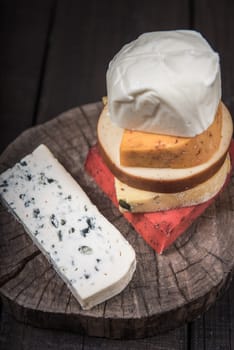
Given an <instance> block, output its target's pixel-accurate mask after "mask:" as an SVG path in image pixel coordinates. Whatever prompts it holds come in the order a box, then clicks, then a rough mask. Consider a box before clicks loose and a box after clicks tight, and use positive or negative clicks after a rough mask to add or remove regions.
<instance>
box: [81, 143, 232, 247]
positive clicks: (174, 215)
mask: <svg viewBox="0 0 234 350" xmlns="http://www.w3.org/2000/svg"><path fill="white" fill-rule="evenodd" d="M230 155H231V159H232V160H233V158H234V141H232V143H231V147H230ZM232 164H233V161H232ZM85 169H86V171H87V172H88V173H89V174H90V175H91V176H92V178H93V179H94V180H95V182H96V183H97V185H98V186H99V187H100V188H101V189H102V190H103V192H104V193H106V194H107V196H108V197H109V198H110V199H111V200H112V202H113V203H114V205H115V206H116V207H118V201H117V198H116V193H115V186H114V176H113V174H112V173H111V171H110V170H109V168H108V167H107V166H106V164H105V163H104V162H103V159H102V157H101V155H100V153H99V151H98V147H97V146H93V147H92V148H91V149H90V151H89V153H88V156H87V159H86V163H85ZM229 179H230V176H228V179H227V181H226V182H225V185H226V184H227V183H228V180H229ZM215 198H216V196H215V197H214V198H211V199H210V200H208V201H207V202H205V203H202V204H198V205H194V206H190V207H185V208H179V209H173V210H166V211H160V212H154V213H130V212H124V213H123V215H124V216H125V218H126V219H127V220H128V221H129V222H130V223H131V224H132V226H133V227H134V229H135V231H136V232H138V233H139V234H140V235H141V236H142V237H143V238H144V240H145V241H146V242H147V243H148V244H149V245H150V246H151V247H152V248H153V249H154V250H155V251H156V252H157V253H159V254H161V253H162V252H163V251H164V250H165V249H166V248H168V247H169V246H170V245H171V244H172V243H173V242H174V241H175V240H176V239H177V238H178V237H179V236H180V235H182V234H183V233H184V232H185V231H186V229H187V228H188V227H189V226H191V224H192V223H193V222H194V220H195V219H196V218H197V217H198V216H200V215H201V214H202V213H203V212H204V211H205V209H206V208H207V207H208V206H210V205H211V204H212V203H213V201H214V200H215Z"/></svg>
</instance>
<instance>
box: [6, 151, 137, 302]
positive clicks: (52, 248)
mask: <svg viewBox="0 0 234 350" xmlns="http://www.w3.org/2000/svg"><path fill="white" fill-rule="evenodd" d="M0 198H1V201H2V202H3V204H4V205H5V206H6V207H7V208H8V209H9V210H10V212H11V213H12V214H14V216H15V217H16V218H17V219H18V220H19V221H20V223H21V224H22V225H23V226H24V228H25V230H26V232H27V233H28V234H29V236H30V237H31V239H32V240H33V242H34V243H35V244H36V245H37V247H38V248H39V249H40V250H41V251H42V253H43V254H44V255H45V256H46V257H47V259H48V260H49V262H50V263H51V264H52V266H53V267H54V269H55V270H56V271H57V273H58V275H59V276H60V277H61V278H62V279H63V281H64V282H65V283H66V284H67V286H68V288H69V289H70V290H71V292H72V294H73V295H74V297H75V298H76V299H77V300H78V302H79V303H80V305H81V307H82V308H83V309H90V308H92V307H94V306H95V305H97V304H100V303H102V302H104V301H106V300H107V299H109V298H111V297H113V296H115V295H117V294H119V293H120V292H121V291H122V290H123V289H124V288H125V287H126V286H127V285H128V283H129V282H130V281H131V279H132V276H133V274H134V271H135V267H136V256H135V252H134V249H133V248H132V246H131V245H130V244H129V243H128V241H127V240H126V239H125V238H124V237H123V236H122V234H121V233H120V232H119V231H118V229H117V228H116V227H115V226H114V225H112V224H111V223H110V222H109V221H108V220H107V219H106V218H105V217H104V216H103V215H102V214H101V213H100V212H99V210H98V209H97V207H96V206H95V205H94V204H92V202H91V201H90V199H89V198H88V196H87V195H86V193H85V192H84V191H83V189H82V188H81V187H80V186H79V184H78V183H77V182H76V181H75V180H74V179H73V178H72V176H71V175H70V174H69V173H68V172H67V171H66V170H65V168H64V167H63V166H62V165H61V164H60V163H59V162H58V160H57V159H56V158H55V157H54V156H53V154H52V153H51V152H50V150H49V149H48V148H47V147H46V146H45V145H40V146H38V147H37V148H36V149H35V150H34V152H33V153H31V154H29V155H27V156H26V157H24V158H23V159H22V160H21V161H19V162H18V163H17V164H15V165H14V166H13V167H12V168H11V169H8V170H6V171H5V172H4V173H2V174H1V175H0Z"/></svg>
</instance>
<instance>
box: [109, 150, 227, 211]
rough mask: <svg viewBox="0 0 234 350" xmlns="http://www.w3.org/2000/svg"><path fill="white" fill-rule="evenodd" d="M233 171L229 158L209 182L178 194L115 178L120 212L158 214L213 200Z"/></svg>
mask: <svg viewBox="0 0 234 350" xmlns="http://www.w3.org/2000/svg"><path fill="white" fill-rule="evenodd" d="M230 169H231V163H230V157H229V156H227V158H226V160H225V162H224V164H223V165H222V167H221V168H220V169H219V170H218V171H217V173H216V174H215V175H213V176H212V177H211V178H210V179H208V180H207V181H205V182H203V183H201V184H200V185H197V186H195V187H193V188H192V189H189V190H187V191H182V192H178V193H159V192H158V193H157V192H151V191H144V190H139V189H137V188H134V187H130V186H128V185H126V184H124V183H123V182H121V181H119V180H118V179H117V178H115V190H116V196H117V200H118V203H119V209H120V211H122V212H123V211H130V212H132V213H144V212H156V211H162V210H168V209H175V208H182V207H188V206H189V207H190V206H192V205H196V204H200V203H204V202H206V201H208V200H209V199H211V198H213V197H214V196H215V195H216V194H217V193H219V191H220V189H221V188H222V187H223V185H224V183H225V181H226V178H227V175H228V174H229V172H230Z"/></svg>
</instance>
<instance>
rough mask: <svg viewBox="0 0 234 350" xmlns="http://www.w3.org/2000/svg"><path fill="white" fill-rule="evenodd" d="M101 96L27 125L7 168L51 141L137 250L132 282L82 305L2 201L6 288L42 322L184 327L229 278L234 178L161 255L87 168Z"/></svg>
mask: <svg viewBox="0 0 234 350" xmlns="http://www.w3.org/2000/svg"><path fill="white" fill-rule="evenodd" d="M101 108H102V105H101V103H96V104H89V105H86V106H83V107H80V108H75V109H72V110H70V111H68V112H65V113H63V114H62V115H60V116H59V117H57V118H55V119H54V120H52V121H49V122H47V123H45V124H43V125H40V126H37V127H35V128H32V129H30V130H27V131H26V132H24V133H23V134H22V135H21V136H19V137H18V138H17V139H16V140H15V142H13V143H12V144H11V145H10V146H9V147H8V148H7V149H6V151H5V152H4V153H3V154H2V156H1V158H0V172H2V171H3V170H5V169H6V168H8V167H10V166H12V165H13V164H14V163H15V162H16V161H18V160H19V159H20V158H22V157H23V156H25V155H26V154H28V153H30V152H32V151H33V149H34V148H35V147H36V146H38V145H39V144H40V143H44V144H46V145H47V146H48V147H49V148H50V149H51V151H52V152H53V153H54V155H55V156H56V157H57V158H58V159H59V160H60V162H61V163H62V164H63V165H64V166H65V168H66V169H68V171H70V172H71V174H72V175H73V176H74V178H75V179H76V180H77V181H78V182H79V183H80V185H81V186H82V187H83V188H84V190H85V191H86V192H87V194H88V195H89V196H90V198H91V200H92V201H93V202H94V203H95V204H96V205H97V207H98V208H99V210H100V211H101V212H102V213H103V214H104V215H105V216H106V217H107V218H108V219H109V220H110V221H111V222H112V223H114V225H115V226H116V227H117V228H118V229H119V230H120V231H121V232H122V234H123V235H124V236H125V237H126V238H127V240H128V241H129V242H130V243H131V244H132V246H133V247H134V249H135V251H136V255H137V270H136V273H135V275H134V277H133V280H132V281H131V282H130V284H129V286H128V287H127V288H126V289H125V290H124V291H123V292H122V293H121V294H119V295H117V296H116V297H114V298H112V299H110V300H108V301H107V302H105V303H103V304H101V305H99V306H97V307H95V308H93V309H92V310H89V311H83V310H81V308H80V306H79V304H78V302H77V301H76V300H75V299H74V297H73V296H72V295H71V293H70V291H69V290H68V288H67V287H66V285H65V284H64V283H63V281H62V280H61V279H60V278H59V277H58V275H57V274H56V273H55V272H54V270H53V268H52V267H51V266H50V264H49V263H48V261H47V260H46V258H45V257H44V256H43V255H42V254H41V253H40V252H39V251H38V249H37V248H36V247H35V246H34V245H33V243H32V241H31V240H30V238H29V237H28V235H27V234H26V233H25V231H24V229H23V227H22V226H21V225H20V224H19V223H18V222H17V221H16V220H15V219H14V218H13V216H12V215H11V214H10V213H8V212H7V210H6V209H5V208H3V207H2V206H1V207H0V228H1V233H0V234H1V240H0V292H1V297H2V300H3V303H4V305H5V307H6V309H7V310H8V311H10V312H11V313H12V314H13V315H14V317H15V318H16V319H18V320H20V321H23V322H26V323H30V324H32V325H35V326H38V327H49V328H55V329H64V330H71V331H74V332H80V333H83V332H85V333H86V334H88V335H93V336H102V337H110V338H140V337H147V336H152V335H155V334H157V333H159V332H163V331H167V330H169V329H172V328H175V327H178V326H180V325H182V324H183V323H184V322H187V321H190V320H192V319H194V318H195V317H197V316H198V315H200V314H201V313H203V312H204V311H206V310H207V309H208V308H209V307H210V306H211V305H212V303H214V302H215V300H216V298H217V297H218V296H219V295H220V293H221V292H223V291H224V289H225V288H226V287H227V285H228V284H229V282H230V280H231V277H232V271H233V267H234V232H233V231H234V229H233V226H234V216H233V210H234V183H233V181H234V178H233V177H232V179H231V183H230V184H229V186H228V188H227V189H226V190H225V191H224V192H223V193H222V194H221V195H220V196H219V197H218V199H217V200H216V201H215V203H214V204H213V205H212V206H211V207H209V209H208V210H206V212H205V213H204V215H202V216H201V217H200V218H199V219H198V220H196V222H195V223H194V224H193V225H192V227H190V229H189V230H187V232H185V233H184V234H183V235H182V236H181V237H180V238H179V239H177V240H176V242H175V243H174V244H173V245H172V246H171V247H170V248H169V249H168V250H167V251H166V252H165V253H163V254H162V255H157V254H156V252H155V251H153V249H152V248H150V247H149V246H148V245H147V244H146V243H145V241H144V240H143V239H142V238H141V237H140V236H139V235H138V234H137V233H136V232H135V231H134V230H133V228H132V227H131V226H130V225H129V223H128V222H127V221H126V220H125V219H124V218H123V216H122V215H121V214H120V213H119V211H118V210H117V209H116V208H115V207H114V206H113V205H112V203H111V201H110V200H109V199H108V198H107V197H106V196H105V195H104V194H103V193H102V191H101V190H100V189H99V188H97V186H96V184H95V183H94V182H93V180H92V179H91V178H90V177H89V176H88V174H86V173H85V171H84V162H85V159H86V156H87V153H88V150H89V148H90V147H91V146H92V145H94V144H95V143H96V123H97V119H98V116H99V113H100V111H101Z"/></svg>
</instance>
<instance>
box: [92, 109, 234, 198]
mask: <svg viewBox="0 0 234 350" xmlns="http://www.w3.org/2000/svg"><path fill="white" fill-rule="evenodd" d="M221 114H222V130H221V140H220V144H219V147H218V149H217V151H216V152H215V153H214V154H213V155H212V156H211V158H210V159H209V160H208V161H207V162H205V163H203V164H200V165H196V166H194V167H189V168H178V169H172V168H146V167H126V166H123V165H121V164H120V159H119V158H120V155H119V153H120V152H119V147H120V143H121V140H122V135H123V131H124V130H123V129H121V128H119V127H117V126H116V125H114V124H113V123H112V122H111V120H110V117H109V114H108V110H107V106H106V107H105V108H104V109H103V111H102V113H101V115H100V117H99V120H98V125H97V137H98V146H99V151H100V153H101V156H102V158H103V160H104V161H105V163H106V164H107V166H108V167H109V169H110V170H111V172H112V173H113V174H114V175H115V176H116V177H117V178H118V179H119V180H120V181H122V182H124V183H126V184H128V185H129V186H132V187H135V188H138V189H142V190H146V191H155V192H161V193H166V192H167V193H171V192H172V193H173V192H179V191H185V190H188V189H190V188H192V187H195V186H197V185H198V184H200V183H202V182H204V181H206V180H207V179H209V178H210V177H211V176H213V175H214V174H215V173H216V172H217V171H218V169H220V167H221V165H222V164H223V162H224V160H225V158H226V155H227V152H228V149H229V146H230V142H231V139H232V133H233V123H232V117H231V115H230V113H229V111H228V109H227V108H226V107H225V105H224V104H223V103H221Z"/></svg>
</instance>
